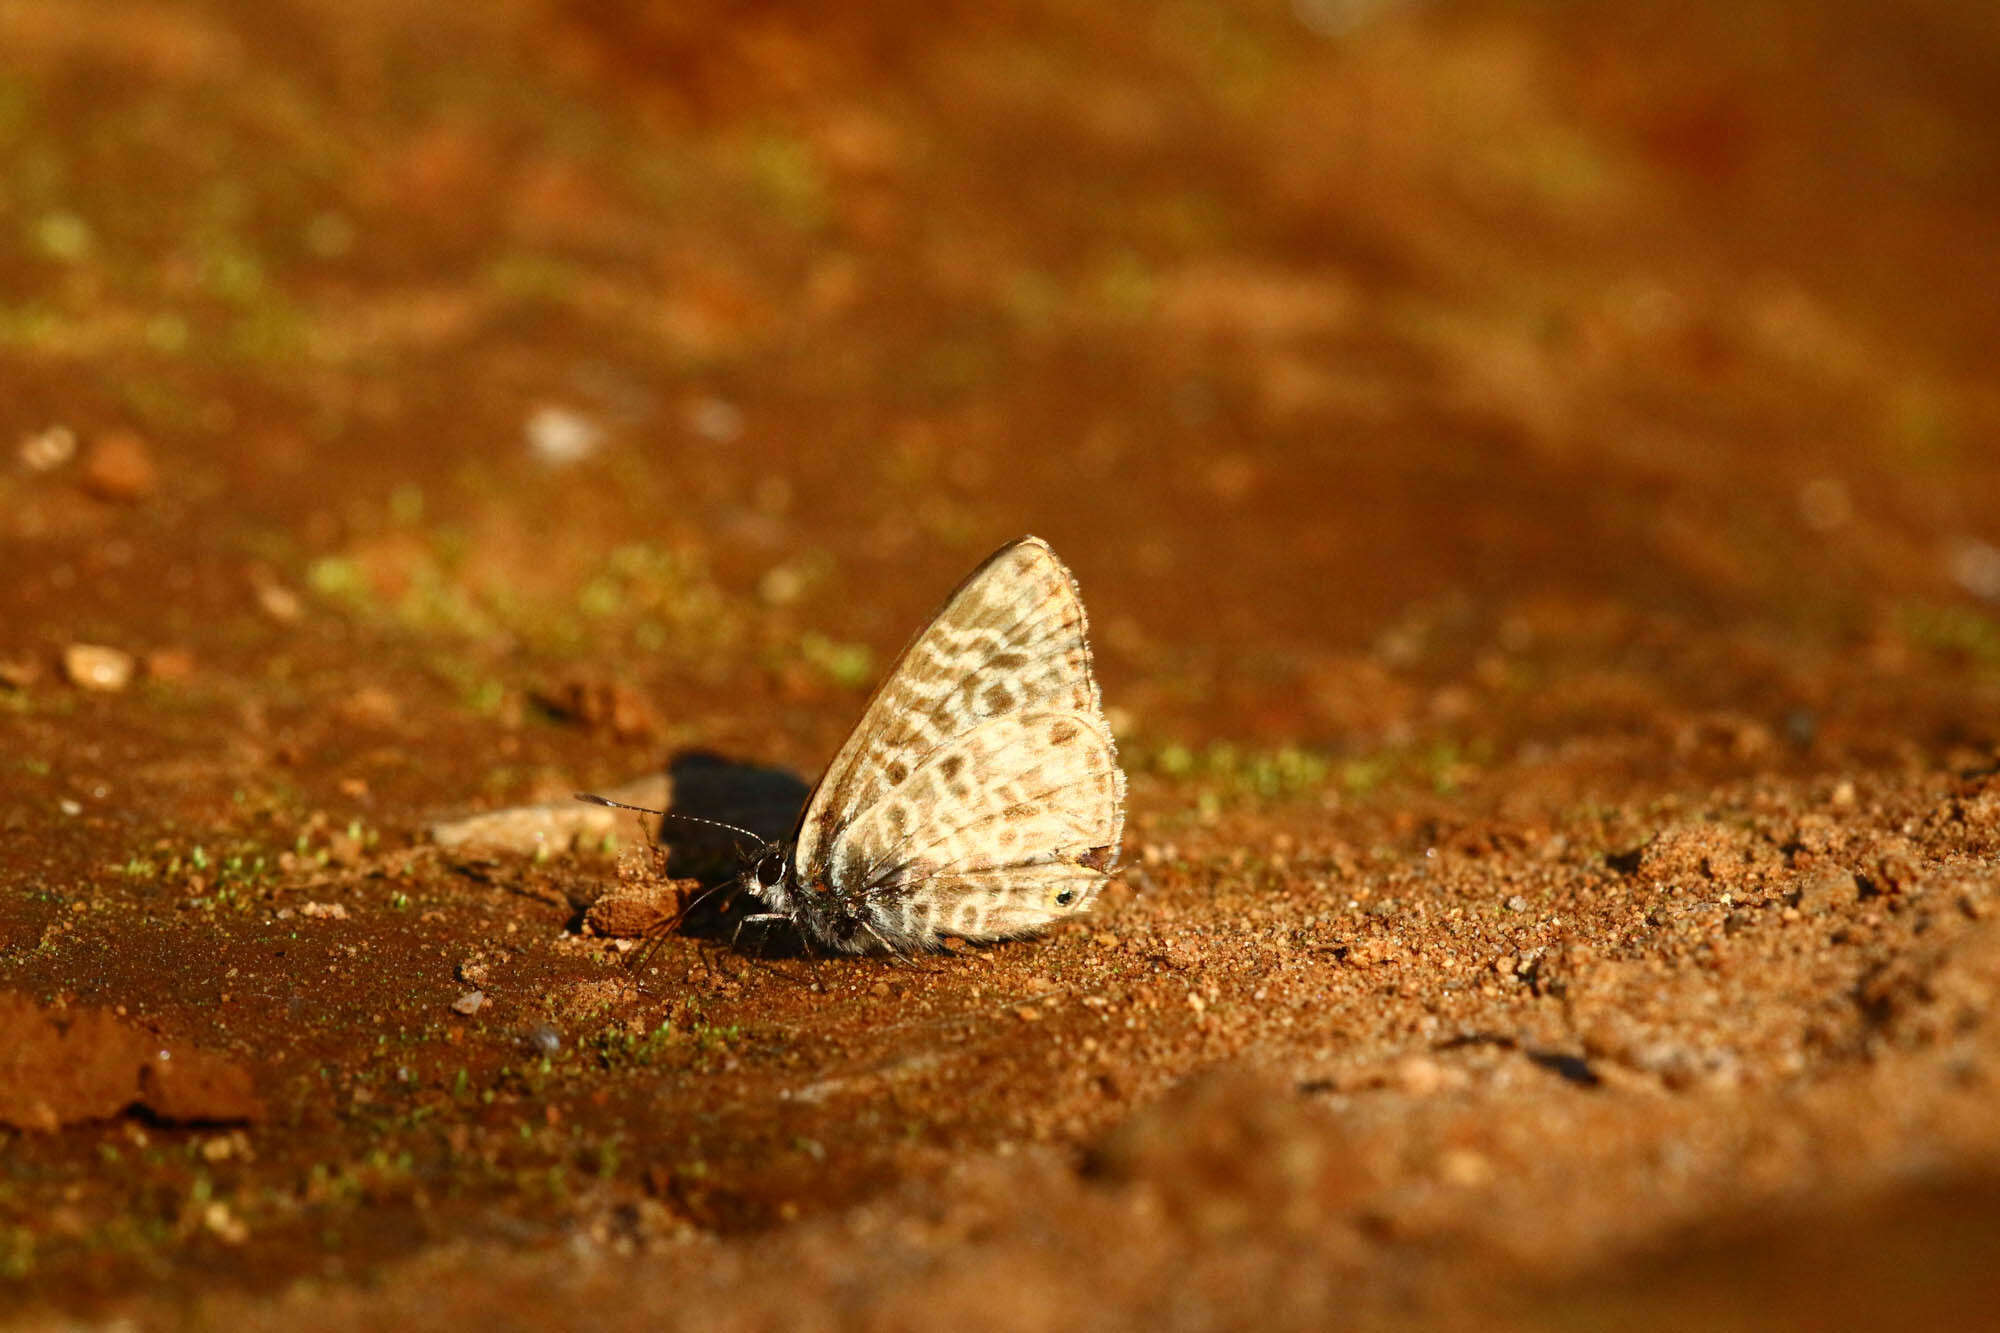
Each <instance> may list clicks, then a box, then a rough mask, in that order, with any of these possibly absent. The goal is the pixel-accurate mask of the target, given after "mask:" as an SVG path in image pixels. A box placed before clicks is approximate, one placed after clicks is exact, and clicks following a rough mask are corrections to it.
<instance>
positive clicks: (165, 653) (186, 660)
mask: <svg viewBox="0 0 2000 1333" xmlns="http://www.w3.org/2000/svg"><path fill="white" fill-rule="evenodd" d="M146 674H147V675H148V676H149V677H151V678H152V679H154V680H186V679H187V678H188V677H189V676H192V675H193V674H194V654H193V653H191V652H189V651H188V650H187V649H185V648H155V649H154V650H153V651H152V652H150V653H147V654H146Z"/></svg>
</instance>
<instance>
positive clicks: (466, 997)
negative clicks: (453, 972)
mask: <svg viewBox="0 0 2000 1333" xmlns="http://www.w3.org/2000/svg"><path fill="white" fill-rule="evenodd" d="M485 1004H486V992H485V991H476V990H469V991H467V992H466V993H465V994H463V995H461V996H459V997H458V998H457V999H456V1000H453V1001H452V1002H451V1011H452V1012H453V1013H455V1014H464V1015H465V1016H466V1017H467V1018H470V1017H472V1015H474V1014H476V1013H478V1012H479V1011H480V1009H481V1008H482V1007H484V1005H485Z"/></svg>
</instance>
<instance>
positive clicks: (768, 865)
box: [757, 856, 785, 889]
mask: <svg viewBox="0 0 2000 1333" xmlns="http://www.w3.org/2000/svg"><path fill="white" fill-rule="evenodd" d="M784 877H785V858H784V857H782V856H767V857H765V858H763V859H762V860H760V861H759V862H757V887H758V888H760V889H772V888H776V887H777V886H778V881H779V880H781V879H783V878H784Z"/></svg>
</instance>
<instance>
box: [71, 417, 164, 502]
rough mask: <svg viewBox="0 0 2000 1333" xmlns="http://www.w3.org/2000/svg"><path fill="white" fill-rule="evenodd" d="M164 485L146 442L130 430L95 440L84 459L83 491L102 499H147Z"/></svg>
mask: <svg viewBox="0 0 2000 1333" xmlns="http://www.w3.org/2000/svg"><path fill="white" fill-rule="evenodd" d="M159 484H160V470H159V468H158V467H156V466H155V465H154V463H153V454H152V450H151V449H150V448H148V447H147V444H146V441H145V440H144V439H142V438H141V437H140V436H139V435H137V434H136V433H134V432H132V431H129V430H120V431H112V432H111V433H110V434H108V435H103V436H100V437H99V438H98V439H97V440H95V441H93V442H92V444H91V446H90V449H89V451H88V452H87V453H86V454H85V455H84V459H83V489H84V490H86V491H88V492H89V493H90V494H92V495H94V496H96V497H97V498H98V499H100V500H115V501H121V502H129V501H132V500H143V499H145V498H146V497H147V496H148V495H151V494H152V493H153V491H154V489H155V488H156V487H157V486H158V485H159Z"/></svg>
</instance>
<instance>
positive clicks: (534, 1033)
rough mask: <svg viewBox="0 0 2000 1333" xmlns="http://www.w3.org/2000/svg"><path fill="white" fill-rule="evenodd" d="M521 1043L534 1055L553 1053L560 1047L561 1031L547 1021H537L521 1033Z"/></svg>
mask: <svg viewBox="0 0 2000 1333" xmlns="http://www.w3.org/2000/svg"><path fill="white" fill-rule="evenodd" d="M521 1044H522V1045H523V1046H526V1047H527V1048H528V1049H529V1050H530V1051H532V1052H533V1053H534V1054H536V1055H554V1054H555V1053H556V1052H557V1051H560V1050H561V1049H562V1044H563V1043H562V1033H560V1032H558V1031H556V1030H555V1029H554V1028H552V1027H550V1026H549V1025H548V1024H547V1023H537V1024H535V1026H533V1027H531V1028H529V1029H528V1030H527V1031H526V1032H525V1033H523V1034H522V1036H521Z"/></svg>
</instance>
